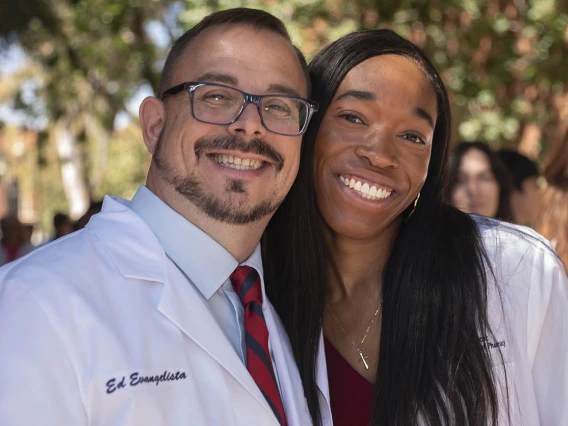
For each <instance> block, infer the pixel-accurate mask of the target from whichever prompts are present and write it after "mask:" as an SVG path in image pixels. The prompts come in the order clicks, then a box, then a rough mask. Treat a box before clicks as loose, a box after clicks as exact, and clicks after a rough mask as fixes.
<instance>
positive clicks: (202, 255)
mask: <svg viewBox="0 0 568 426" xmlns="http://www.w3.org/2000/svg"><path fill="white" fill-rule="evenodd" d="M129 207H130V209H132V210H133V211H134V212H135V213H136V214H138V216H140V217H141V218H142V220H143V221H144V222H145V223H146V225H148V227H149V228H150V229H151V230H152V232H153V233H154V234H155V235H156V237H157V238H158V240H159V241H160V244H161V245H162V247H163V248H164V251H165V252H166V254H167V255H168V257H169V258H170V259H171V260H172V261H173V262H174V263H175V264H176V265H177V266H178V268H180V269H181V270H182V272H183V273H184V274H185V275H187V277H188V278H189V279H190V280H191V282H192V283H193V284H194V285H195V286H196V287H197V289H198V290H199V292H200V293H201V294H202V296H203V297H204V298H205V299H209V298H210V297H211V296H212V295H213V294H214V293H215V292H216V291H217V290H219V288H220V287H221V286H222V285H223V283H224V282H225V281H226V280H227V278H228V277H229V276H230V275H231V274H232V273H233V271H234V270H235V268H236V267H237V266H238V262H237V261H236V259H235V258H234V257H233V256H232V255H231V254H230V253H229V252H228V251H227V250H226V249H225V248H224V247H223V246H221V245H220V244H219V243H218V242H217V241H215V240H214V239H213V238H211V237H210V236H209V235H208V234H206V233H205V232H203V231H202V230H201V229H199V228H198V227H197V226H195V225H194V224H193V223H191V222H190V221H188V220H187V219H185V218H184V217H183V216H181V215H180V214H179V213H177V212H176V211H175V210H173V209H172V208H171V207H170V206H168V205H167V204H166V203H165V202H163V201H162V200H161V199H160V198H159V197H158V196H156V195H155V194H154V193H153V192H152V191H150V190H149V189H148V188H147V187H146V186H144V185H141V186H140V188H138V191H137V192H136V194H135V195H134V197H133V198H132V201H131V202H130V204H129ZM242 264H243V265H247V266H251V267H253V268H255V269H256V270H257V271H258V273H259V274H260V276H261V277H262V276H263V269H262V258H261V254H260V244H258V245H257V246H256V248H255V250H254V252H253V253H252V255H251V256H250V257H249V258H248V259H247V260H245V261H244V262H243V263H242ZM261 282H263V280H262V279H261ZM263 284H264V283H263ZM262 287H263V290H264V285H263V286H262ZM263 293H264V291H263Z"/></svg>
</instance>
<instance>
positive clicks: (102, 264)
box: [0, 197, 149, 290]
mask: <svg viewBox="0 0 568 426" xmlns="http://www.w3.org/2000/svg"><path fill="white" fill-rule="evenodd" d="M136 219H137V215H136V214H135V213H134V212H132V211H131V210H130V209H129V208H128V207H127V206H126V205H125V203H123V202H121V201H120V200H116V199H110V198H109V197H107V198H105V204H104V207H103V211H101V213H99V214H97V215H94V216H93V217H92V218H91V221H90V222H89V224H88V225H87V227H85V228H84V229H82V230H80V231H77V232H74V233H72V234H70V235H67V236H65V237H62V238H59V239H57V240H55V241H52V242H50V243H48V244H45V245H43V246H41V247H38V248H37V249H36V250H34V251H33V252H31V253H30V254H28V255H27V256H24V257H22V258H21V259H19V260H17V261H16V262H12V263H10V264H8V265H6V266H4V267H2V268H0V286H5V285H6V284H5V283H6V282H12V283H17V284H16V285H20V283H21V284H22V285H26V286H27V287H29V288H30V290H33V289H37V288H40V287H45V286H50V285H54V286H77V285H83V286H85V285H88V281H89V280H90V277H91V276H92V277H94V276H100V275H101V274H105V273H106V274H112V273H113V272H116V273H118V271H119V270H120V264H119V261H120V262H123V263H124V262H128V261H129V259H132V262H141V261H140V259H139V258H136V255H137V253H136V249H135V247H134V246H135V245H137V244H143V243H141V242H140V240H144V238H146V239H148V238H149V237H148V235H147V234H148V232H145V231H144V229H143V227H141V226H140V225H139V223H137V222H136ZM133 228H134V229H133ZM119 257H120V259H118V260H119V261H118V260H117V258H119ZM93 279H95V278H93Z"/></svg>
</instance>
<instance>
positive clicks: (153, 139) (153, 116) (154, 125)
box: [139, 96, 166, 155]
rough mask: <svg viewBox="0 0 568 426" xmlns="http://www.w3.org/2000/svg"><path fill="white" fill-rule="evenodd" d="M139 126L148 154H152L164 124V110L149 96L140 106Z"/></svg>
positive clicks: (155, 99)
mask: <svg viewBox="0 0 568 426" xmlns="http://www.w3.org/2000/svg"><path fill="white" fill-rule="evenodd" d="M139 115H140V126H141V127H142V136H143V137H144V144H145V145H146V148H147V149H148V152H149V153H150V154H152V155H153V154H154V152H155V150H156V146H157V144H158V139H159V138H160V133H161V132H162V129H163V128H164V124H165V122H166V110H165V108H164V104H163V102H162V101H161V100H159V99H158V98H155V97H154V96H149V97H147V98H146V99H144V100H143V101H142V104H141V105H140V111H139Z"/></svg>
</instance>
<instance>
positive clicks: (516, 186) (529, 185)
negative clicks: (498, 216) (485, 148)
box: [497, 149, 541, 226]
mask: <svg viewBox="0 0 568 426" xmlns="http://www.w3.org/2000/svg"><path fill="white" fill-rule="evenodd" d="M497 154H498V155H499V158H500V159H501V161H502V162H503V164H504V165H505V167H506V168H507V170H508V171H509V173H510V175H511V177H512V180H513V190H512V192H511V196H510V198H509V200H510V205H511V211H512V213H513V222H514V223H516V224H519V225H526V226H533V225H534V223H535V221H536V217H537V215H538V212H539V210H540V204H541V189H540V186H539V184H538V179H539V177H540V173H539V171H538V166H537V164H536V163H535V162H534V161H532V160H530V159H529V158H527V157H525V156H524V155H523V154H520V153H518V152H517V151H511V150H506V149H503V150H501V151H499V152H497Z"/></svg>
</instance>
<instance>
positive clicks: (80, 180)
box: [0, 0, 176, 217]
mask: <svg viewBox="0 0 568 426" xmlns="http://www.w3.org/2000/svg"><path fill="white" fill-rule="evenodd" d="M172 3H173V2H169V1H164V0H161V1H157V0H151V1H145V2H142V1H138V0H121V1H109V0H49V1H47V0H22V1H20V0H18V1H14V2H3V3H2V4H1V5H0V37H1V38H2V40H3V44H4V46H6V45H9V44H10V43H14V42H17V43H18V44H19V45H20V46H21V47H22V48H23V49H25V51H26V53H27V55H28V57H29V58H30V59H31V60H33V61H34V62H35V63H37V64H40V65H41V69H40V70H39V71H38V72H37V74H36V76H35V79H34V83H33V84H32V85H31V87H30V85H29V84H28V85H25V84H22V85H19V86H15V87H14V95H13V99H14V100H15V101H14V103H13V107H15V108H22V109H27V110H28V112H34V111H36V110H37V109H38V106H39V108H40V109H41V111H42V113H43V114H44V115H45V116H46V118H47V121H48V123H49V124H48V131H49V133H50V134H52V135H53V137H52V138H51V139H50V140H52V141H53V142H54V143H55V144H56V145H57V152H58V154H59V163H60V165H61V173H62V177H63V185H64V189H65V193H66V195H67V198H68V200H69V210H70V213H71V215H72V216H75V217H77V216H79V215H81V214H82V213H83V212H84V210H85V209H86V207H87V205H88V201H89V198H91V197H92V195H93V193H94V192H96V190H97V188H98V187H99V186H100V184H101V182H102V180H103V177H104V175H105V172H106V164H107V158H108V150H109V141H110V139H111V135H112V132H113V130H114V123H115V120H116V117H117V114H119V113H120V112H122V113H125V112H127V111H128V110H127V108H126V102H127V101H128V100H129V99H131V98H132V97H133V95H134V94H135V93H136V92H137V91H138V90H139V89H140V87H141V86H144V85H148V86H149V90H151V89H152V88H156V87H157V85H158V81H159V75H160V74H159V71H160V60H161V59H162V57H163V52H162V50H163V49H160V48H159V44H160V43H157V42H156V40H155V39H153V38H152V36H151V31H150V27H152V26H154V27H155V29H154V34H159V35H160V36H161V37H162V38H164V37H165V39H166V40H165V41H164V40H161V41H160V42H161V43H162V45H167V44H169V43H170V41H171V33H170V32H169V30H170V29H169V28H168V27H167V25H168V23H173V25H176V20H175V19H173V20H172V19H171V18H170V16H168V13H169V12H170V5H171V4H172ZM8 17H9V18H8ZM25 90H27V91H28V92H29V91H30V90H31V91H32V92H33V93H32V94H31V95H28V96H27V97H26V96H24V91H25ZM149 90H148V91H149ZM86 165H89V167H86Z"/></svg>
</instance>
